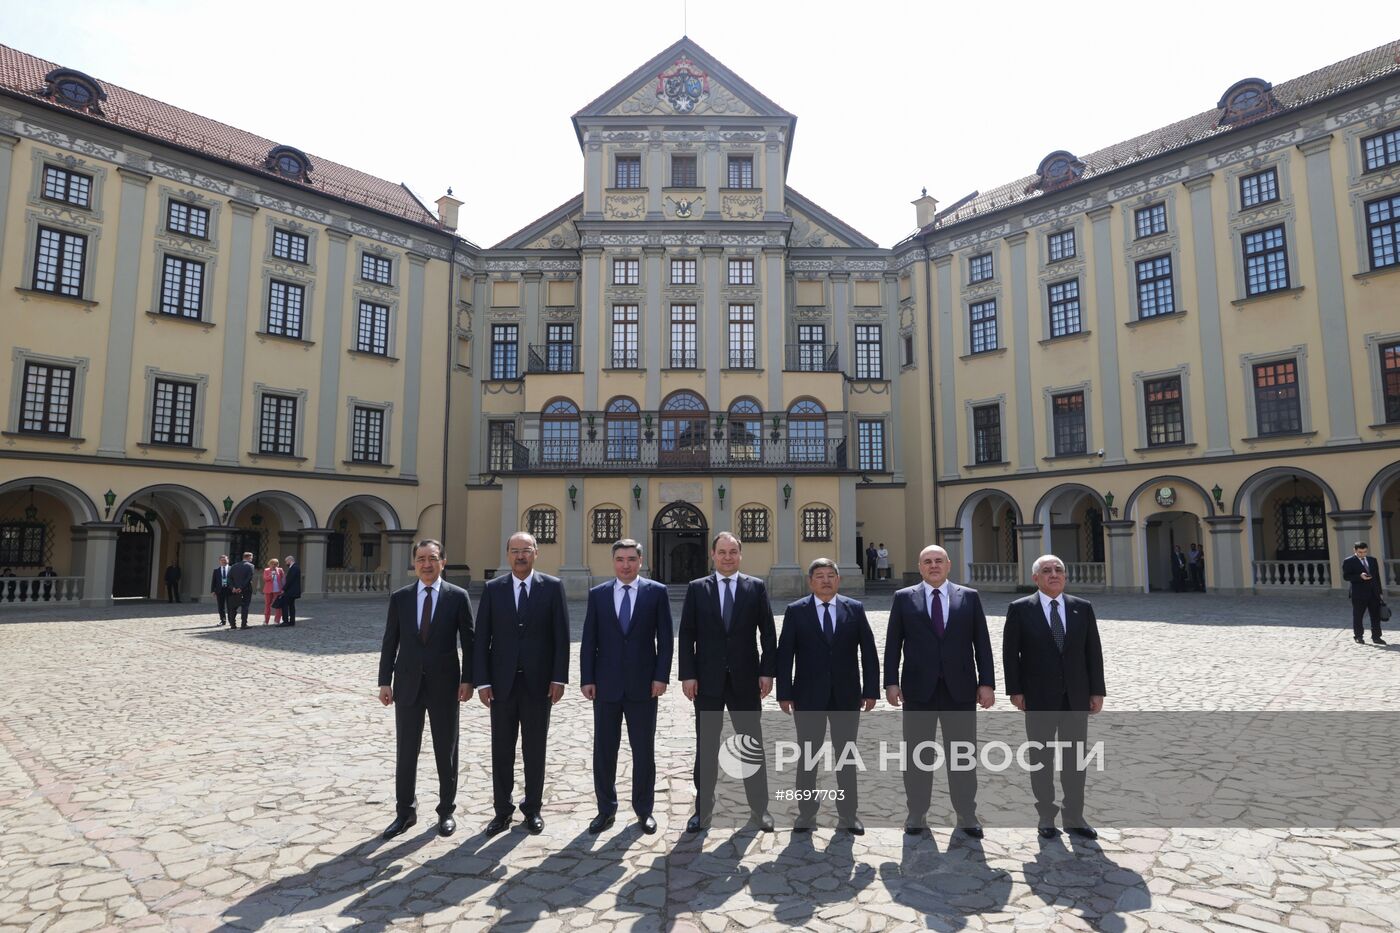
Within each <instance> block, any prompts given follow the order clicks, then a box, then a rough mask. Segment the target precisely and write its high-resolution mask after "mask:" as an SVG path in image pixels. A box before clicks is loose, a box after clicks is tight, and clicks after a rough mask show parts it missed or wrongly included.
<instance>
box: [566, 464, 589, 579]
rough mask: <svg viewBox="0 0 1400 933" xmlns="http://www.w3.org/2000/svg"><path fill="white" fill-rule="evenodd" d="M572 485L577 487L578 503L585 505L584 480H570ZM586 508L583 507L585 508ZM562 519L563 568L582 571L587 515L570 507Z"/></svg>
mask: <svg viewBox="0 0 1400 933" xmlns="http://www.w3.org/2000/svg"><path fill="white" fill-rule="evenodd" d="M570 483H571V484H572V485H575V486H577V487H578V498H579V501H581V502H584V503H587V502H588V496H587V490H586V489H585V486H586V485H587V483H586V479H585V477H583V476H577V477H574V478H572V479H571V480H570ZM586 507H587V506H585V508H586ZM561 515H562V517H563V519H564V567H567V568H569V569H572V570H582V569H583V526H584V525H586V524H588V513H587V512H586V511H583V510H580V509H579V508H578V506H577V505H571V506H570V507H569V509H568V510H567V511H566V512H563V513H561Z"/></svg>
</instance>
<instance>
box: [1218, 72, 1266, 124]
mask: <svg viewBox="0 0 1400 933" xmlns="http://www.w3.org/2000/svg"><path fill="white" fill-rule="evenodd" d="M1215 106H1216V107H1218V108H1220V110H1221V113H1220V119H1219V120H1217V121H1216V125H1217V126H1228V125H1230V124H1231V123H1241V122H1244V121H1246V120H1252V119H1254V118H1255V117H1262V116H1264V115H1265V114H1268V113H1271V112H1273V111H1274V110H1276V109H1278V104H1277V102H1276V101H1275V100H1274V95H1273V85H1272V84H1270V83H1269V82H1267V81H1264V80H1262V79H1260V78H1245V79H1244V80H1243V81H1236V82H1235V83H1234V84H1232V85H1230V87H1229V88H1228V89H1227V90H1226V91H1225V93H1224V94H1222V95H1220V100H1219V101H1217V102H1216V104H1215Z"/></svg>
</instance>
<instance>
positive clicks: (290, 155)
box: [263, 146, 311, 184]
mask: <svg viewBox="0 0 1400 933" xmlns="http://www.w3.org/2000/svg"><path fill="white" fill-rule="evenodd" d="M263 168H264V169H266V170H267V171H269V172H273V173H275V174H277V175H281V176H282V177H283V178H290V179H292V180H293V181H299V182H303V183H305V184H310V183H311V160H310V159H308V158H307V157H306V153H304V152H302V151H301V150H300V149H293V148H292V147H291V146H274V147H273V149H272V151H271V152H269V153H268V154H267V158H266V159H264V160H263Z"/></svg>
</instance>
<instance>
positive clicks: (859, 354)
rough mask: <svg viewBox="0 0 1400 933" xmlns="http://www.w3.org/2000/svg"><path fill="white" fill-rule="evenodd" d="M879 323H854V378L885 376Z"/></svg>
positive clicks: (878, 377) (879, 377) (882, 343)
mask: <svg viewBox="0 0 1400 933" xmlns="http://www.w3.org/2000/svg"><path fill="white" fill-rule="evenodd" d="M880 331H881V328H880V325H879V324H857V325H856V378H857V379H883V378H885V362H884V355H883V354H884V341H883V340H882V338H881V334H880Z"/></svg>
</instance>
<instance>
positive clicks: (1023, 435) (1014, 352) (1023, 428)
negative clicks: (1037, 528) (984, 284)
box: [1002, 233, 1035, 473]
mask: <svg viewBox="0 0 1400 933" xmlns="http://www.w3.org/2000/svg"><path fill="white" fill-rule="evenodd" d="M1026 240H1027V235H1026V234H1025V233H1015V234H1012V235H1011V236H1009V237H1007V238H1006V242H1007V243H1008V244H1010V246H1011V332H1012V338H1011V358H1012V360H1014V361H1015V364H1016V472H1017V473H1034V472H1035V418H1033V417H1031V413H1032V409H1031V321H1030V307H1029V303H1028V300H1027V296H1026ZM1002 433H1003V434H1005V433H1006V429H1005V428H1004V427H1003V428H1002ZM1003 456H1005V454H1004V453H1003Z"/></svg>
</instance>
